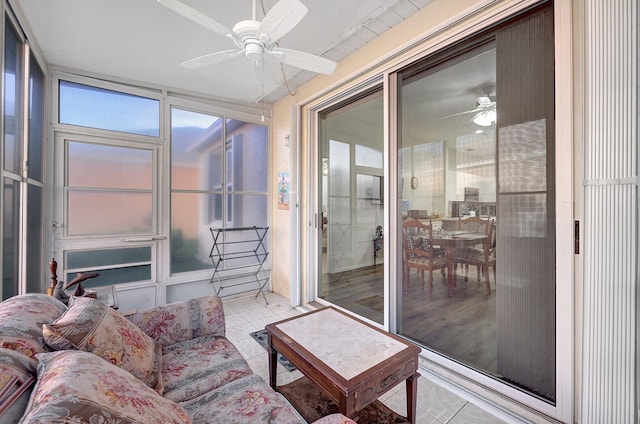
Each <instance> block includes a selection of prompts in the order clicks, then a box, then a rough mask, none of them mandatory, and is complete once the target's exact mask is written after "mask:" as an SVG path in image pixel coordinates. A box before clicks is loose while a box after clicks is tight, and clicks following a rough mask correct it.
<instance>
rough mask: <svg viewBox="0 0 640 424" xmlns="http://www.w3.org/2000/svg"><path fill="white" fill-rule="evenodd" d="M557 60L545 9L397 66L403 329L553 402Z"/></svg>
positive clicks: (444, 353) (461, 360) (434, 347)
mask: <svg viewBox="0 0 640 424" xmlns="http://www.w3.org/2000/svg"><path fill="white" fill-rule="evenodd" d="M553 60H554V51H553V13H552V9H551V8H550V7H546V8H543V9H542V10H539V11H537V12H535V13H531V14H530V15H528V16H525V17H522V18H521V19H518V20H517V21H514V22H512V23H508V24H504V25H502V26H500V27H498V28H496V29H494V30H491V31H489V32H487V33H485V34H482V35H480V36H478V37H476V38H474V39H469V40H466V41H465V42H463V43H461V44H459V45H457V46H454V47H452V48H450V49H448V50H446V51H443V52H440V53H438V54H436V55H433V56H432V57H429V58H427V59H425V60H424V61H422V62H420V63H417V64H414V65H412V66H410V67H407V68H405V69H403V70H401V71H400V72H399V74H398V86H399V89H398V103H399V107H398V109H399V110H400V111H401V116H400V119H399V121H400V123H401V125H399V128H400V130H399V133H398V155H397V156H398V174H397V178H398V179H399V180H400V181H404V183H403V184H401V185H400V187H401V193H400V194H399V199H398V203H397V208H398V211H399V213H398V216H399V222H398V223H397V225H398V227H397V228H401V227H402V224H403V223H404V222H407V221H408V220H418V221H420V222H422V223H423V224H424V225H426V226H430V228H431V232H430V233H429V232H428V231H426V230H425V232H423V233H420V234H406V232H404V233H401V232H400V231H398V237H399V238H400V239H402V244H403V248H402V249H401V250H402V251H398V253H397V254H398V263H399V264H402V265H403V266H402V267H401V268H402V269H401V270H398V272H397V275H398V278H397V281H396V287H397V293H398V298H399V301H398V314H397V317H396V320H397V323H398V332H399V333H400V334H401V335H403V336H406V337H407V338H409V339H412V340H414V341H415V342H416V343H417V344H419V345H421V346H424V347H425V348H427V349H429V350H431V351H433V352H435V353H437V354H439V355H441V356H443V357H446V358H449V359H451V360H453V361H455V362H457V363H462V364H464V365H466V366H468V367H470V368H473V369H474V370H476V371H478V372H480V373H482V374H485V375H487V376H490V377H493V378H495V379H497V380H499V381H501V382H503V383H505V384H508V385H510V386H512V387H515V388H517V389H521V390H524V391H526V392H527V393H528V394H531V395H533V396H535V397H538V398H539V399H541V400H543V401H545V402H549V403H552V404H553V403H555V401H556V380H555V379H556V362H555V361H556V359H555V358H556V339H555V334H556V318H555V311H556V280H555V265H556V264H555V257H556V251H555V241H556V238H555V162H554V151H555V140H554V131H555V127H554V125H555V124H554V86H553V78H554V69H553ZM407 182H408V183H407ZM427 247H429V249H430V250H429V251H430V252H431V254H432V258H431V259H430V260H431V261H432V263H431V266H430V264H429V260H425V259H421V258H420V257H419V256H418V255H416V254H415V250H416V249H423V250H427ZM412 249H413V250H412Z"/></svg>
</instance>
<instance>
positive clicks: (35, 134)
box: [29, 56, 45, 181]
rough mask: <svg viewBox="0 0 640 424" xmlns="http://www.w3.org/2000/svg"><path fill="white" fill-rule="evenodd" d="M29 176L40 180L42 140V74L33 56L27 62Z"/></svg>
mask: <svg viewBox="0 0 640 424" xmlns="http://www.w3.org/2000/svg"><path fill="white" fill-rule="evenodd" d="M29 63H30V64H29V72H30V73H31V74H30V75H29V178H32V179H34V180H36V181H42V175H43V171H42V166H43V160H42V155H43V151H42V142H43V140H44V122H45V120H44V110H45V109H44V101H45V98H44V97H45V87H44V74H43V73H42V70H41V69H40V66H39V65H38V62H37V61H36V60H35V58H34V57H33V56H31V58H30V62H29Z"/></svg>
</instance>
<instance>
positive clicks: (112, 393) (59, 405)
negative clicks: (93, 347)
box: [21, 350, 191, 424]
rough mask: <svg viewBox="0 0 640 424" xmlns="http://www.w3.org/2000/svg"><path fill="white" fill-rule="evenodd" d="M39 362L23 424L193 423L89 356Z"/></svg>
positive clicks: (57, 355)
mask: <svg viewBox="0 0 640 424" xmlns="http://www.w3.org/2000/svg"><path fill="white" fill-rule="evenodd" d="M37 358H38V359H39V361H40V363H39V365H38V381H37V383H36V386H35V388H34V389H33V393H32V395H31V399H30V401H29V404H28V405H27V409H26V412H25V415H24V417H23V419H22V421H21V423H22V424H30V423H119V424H126V423H142V422H145V423H190V422H191V419H190V417H189V416H188V414H187V413H186V411H185V410H184V409H183V408H182V407H180V406H179V405H178V404H176V403H175V402H172V401H170V400H168V399H165V398H163V397H162V396H160V395H158V394H157V393H156V392H154V391H153V390H151V389H150V388H149V387H147V386H146V385H145V384H144V383H142V382H141V381H140V380H138V379H137V378H135V377H133V376H132V375H131V374H129V373H128V372H127V371H125V370H123V369H120V368H118V367H116V366H114V365H113V364H110V363H109V362H107V361H104V360H102V359H100V358H99V357H97V356H95V355H93V354H91V353H88V352H82V351H74V350H65V351H60V352H51V353H42V354H39V355H37Z"/></svg>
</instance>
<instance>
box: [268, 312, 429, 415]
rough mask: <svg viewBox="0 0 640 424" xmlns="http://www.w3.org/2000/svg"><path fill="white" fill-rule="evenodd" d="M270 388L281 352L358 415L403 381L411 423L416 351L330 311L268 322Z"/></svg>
mask: <svg viewBox="0 0 640 424" xmlns="http://www.w3.org/2000/svg"><path fill="white" fill-rule="evenodd" d="M265 328H266V330H267V334H268V337H269V351H270V355H269V384H270V385H271V387H272V388H273V389H274V390H277V384H276V377H277V373H276V367H277V359H276V358H277V354H278V353H281V354H282V355H283V356H285V357H286V358H287V359H288V360H289V362H291V363H292V364H294V365H295V366H296V367H297V368H298V370H300V372H301V373H302V374H304V375H305V376H306V377H307V378H308V379H309V380H311V381H313V382H314V383H315V384H316V385H317V386H318V387H320V388H321V389H322V390H323V391H324V392H325V393H326V394H327V395H329V397H331V398H332V399H333V400H334V401H335V402H336V404H337V405H339V407H340V411H341V412H342V413H343V414H344V415H346V416H348V417H350V418H357V412H358V411H360V410H361V409H362V408H364V407H365V406H367V405H368V404H370V403H372V402H373V401H375V400H376V399H377V398H379V397H380V396H381V395H383V394H384V393H386V392H387V391H389V390H391V389H392V388H393V387H394V386H396V385H397V384H398V383H400V382H401V381H403V380H404V381H406V387H407V415H408V416H407V419H408V420H409V422H410V423H412V424H413V423H415V418H416V395H417V381H418V377H419V376H420V374H418V372H417V370H418V353H419V352H420V349H419V348H418V347H417V346H415V345H413V344H411V343H408V342H406V341H404V340H403V339H401V338H399V337H397V336H395V335H393V334H390V333H388V332H386V331H383V330H380V329H378V328H376V327H374V326H372V325H370V324H367V323H365V322H363V321H361V320H358V319H356V318H353V317H352V316H350V315H348V314H346V313H344V312H342V311H339V310H337V309H335V308H332V307H328V308H322V309H318V310H315V311H312V312H308V313H306V314H303V315H300V316H297V317H294V318H290V319H287V320H283V321H279V322H275V323H273V324H269V325H267V326H266V327H265Z"/></svg>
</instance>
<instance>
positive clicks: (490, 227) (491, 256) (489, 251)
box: [454, 217, 496, 295]
mask: <svg viewBox="0 0 640 424" xmlns="http://www.w3.org/2000/svg"><path fill="white" fill-rule="evenodd" d="M476 218H477V217H474V218H473V221H470V222H472V223H473V224H472V225H473V226H476V228H477V229H479V230H480V231H478V232H479V233H482V232H483V231H485V230H484V228H483V226H482V225H478V219H479V218H478V219H476ZM468 219H472V218H468ZM463 221H464V220H463ZM482 221H485V220H482ZM484 227H485V228H486V232H485V234H486V236H487V237H485V238H484V239H483V240H482V243H481V244H480V245H478V246H473V247H462V248H459V249H456V251H455V254H454V262H455V265H456V267H457V265H458V264H460V265H461V266H462V267H464V269H465V276H464V281H468V279H469V278H468V277H469V266H475V267H477V269H478V272H477V274H478V281H480V276H481V275H482V276H483V277H484V282H485V286H486V288H487V295H490V294H491V284H490V282H489V268H493V280H494V281H495V280H496V252H495V247H494V245H493V235H494V233H495V227H496V224H495V221H494V220H493V219H487V220H486V223H485V224H484ZM456 267H454V268H456Z"/></svg>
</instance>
